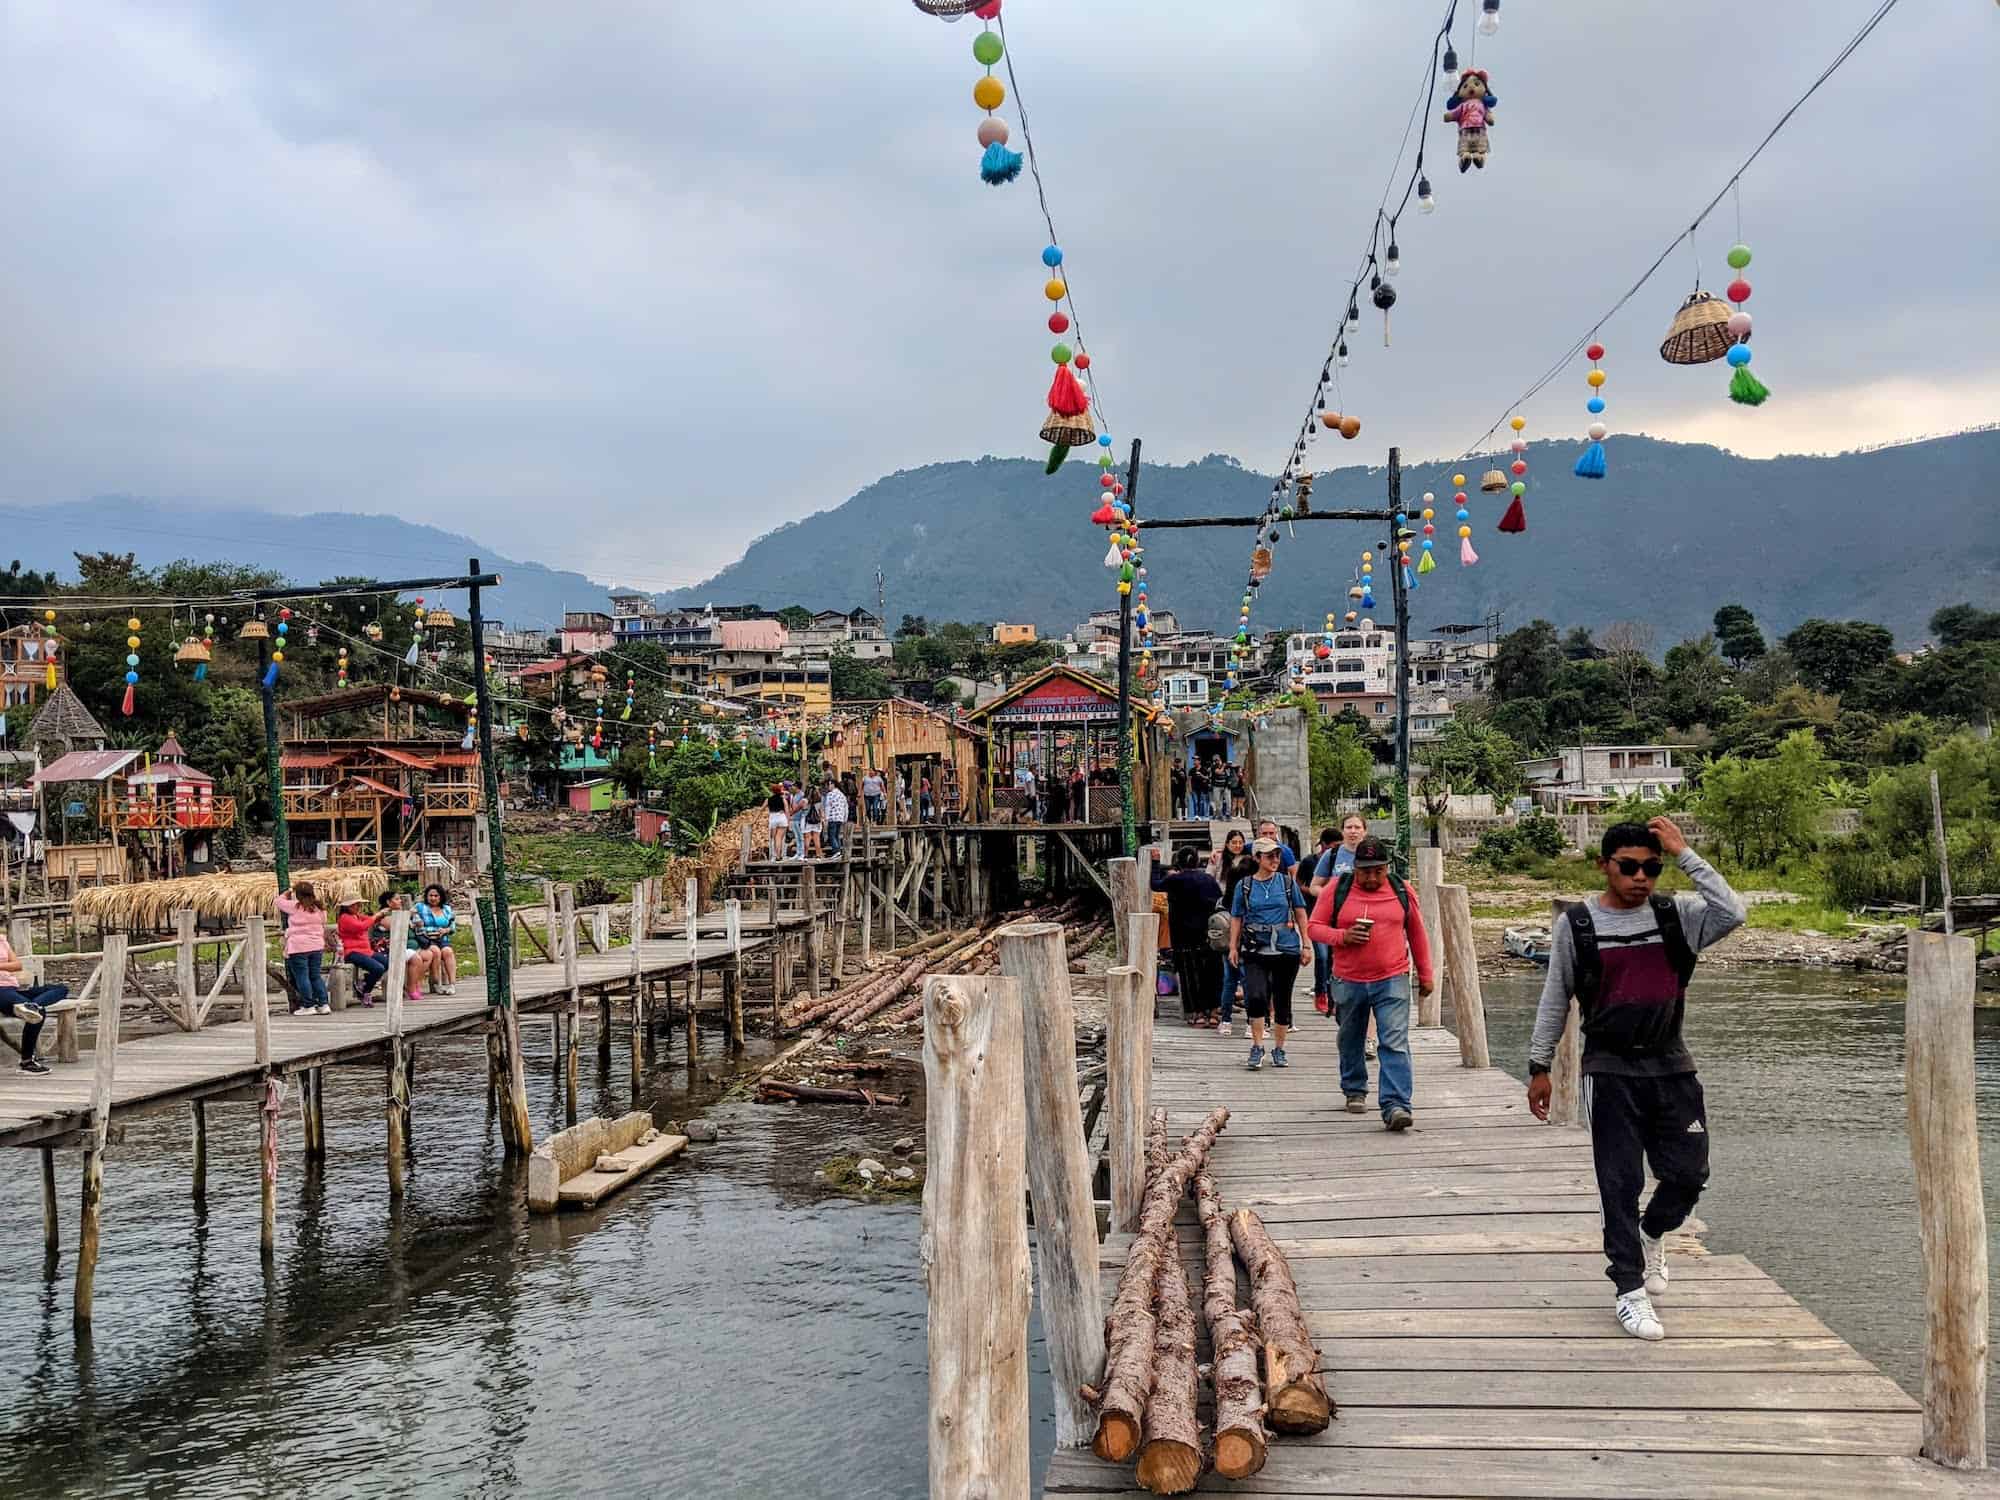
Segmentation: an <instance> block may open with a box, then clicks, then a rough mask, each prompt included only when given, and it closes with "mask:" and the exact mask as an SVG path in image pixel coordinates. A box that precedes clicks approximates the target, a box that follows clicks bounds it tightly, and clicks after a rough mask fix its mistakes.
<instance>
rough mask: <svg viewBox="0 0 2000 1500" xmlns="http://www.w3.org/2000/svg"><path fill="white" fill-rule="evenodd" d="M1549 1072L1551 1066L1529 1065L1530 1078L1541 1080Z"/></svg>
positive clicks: (1533, 1063)
mask: <svg viewBox="0 0 2000 1500" xmlns="http://www.w3.org/2000/svg"><path fill="white" fill-rule="evenodd" d="M1548 1070H1549V1065H1548V1064H1547V1063H1538V1062H1530V1063H1529V1064H1528V1076H1529V1077H1530V1078H1540V1077H1541V1076H1542V1075H1543V1074H1544V1073H1546V1072H1548Z"/></svg>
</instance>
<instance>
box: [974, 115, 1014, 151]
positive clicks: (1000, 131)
mask: <svg viewBox="0 0 2000 1500" xmlns="http://www.w3.org/2000/svg"><path fill="white" fill-rule="evenodd" d="M979 144H980V145H982V146H1004V145H1006V144H1007V122H1006V121H1005V120H1003V119H1001V118H1000V117H999V116H998V115H988V116H987V117H986V118H985V119H983V120H981V121H980V122H979Z"/></svg>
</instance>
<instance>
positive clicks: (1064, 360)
mask: <svg viewBox="0 0 2000 1500" xmlns="http://www.w3.org/2000/svg"><path fill="white" fill-rule="evenodd" d="M1071 352H1072V351H1071V350H1070V347H1069V345H1068V344H1065V343H1061V342H1058V343H1057V344H1056V346H1055V348H1053V349H1051V350H1049V358H1050V359H1052V360H1054V361H1055V362H1056V363H1057V364H1059V365H1066V364H1068V363H1069V362H1070V356H1071Z"/></svg>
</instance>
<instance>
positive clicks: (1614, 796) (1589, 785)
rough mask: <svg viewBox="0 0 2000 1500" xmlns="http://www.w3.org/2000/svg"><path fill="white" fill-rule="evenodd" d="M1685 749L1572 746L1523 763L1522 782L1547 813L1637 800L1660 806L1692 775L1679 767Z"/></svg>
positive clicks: (1647, 746)
mask: <svg viewBox="0 0 2000 1500" xmlns="http://www.w3.org/2000/svg"><path fill="white" fill-rule="evenodd" d="M1686 749H1687V746H1685V745H1571V746H1567V747H1565V748H1564V749H1561V750H1558V751H1556V752H1555V754H1553V755H1538V756H1536V757H1535V758H1534V759H1532V760H1524V761H1522V762H1521V763H1520V765H1521V776H1522V779H1523V780H1524V781H1526V782H1527V784H1528V792H1529V794H1530V795H1531V796H1532V797H1533V798H1534V799H1535V801H1536V802H1537V803H1538V804H1539V805H1541V806H1542V807H1545V808H1548V809H1550V810H1551V811H1554V812H1566V811H1569V810H1571V809H1572V808H1575V807H1585V808H1588V807H1593V806H1602V805H1603V804H1605V803H1609V802H1617V801H1621V800H1622V799H1624V798H1626V797H1630V796H1633V795H1635V794H1636V795H1637V796H1640V797H1643V798H1645V799H1646V800H1648V801H1655V800H1657V799H1659V798H1660V797H1663V796H1665V795H1666V794H1667V793H1668V792H1672V791H1676V790H1678V789H1679V788H1680V787H1681V786H1682V785H1684V784H1685V783H1686V781H1687V771H1686V770H1685V768H1683V767H1682V766H1680V765H1678V764H1676V762H1675V759H1674V757H1675V755H1676V753H1677V752H1680V751H1684V750H1686Z"/></svg>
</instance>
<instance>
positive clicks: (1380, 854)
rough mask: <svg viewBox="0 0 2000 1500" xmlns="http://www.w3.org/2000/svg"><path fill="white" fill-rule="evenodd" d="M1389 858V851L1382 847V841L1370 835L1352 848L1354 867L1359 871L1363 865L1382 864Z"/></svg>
mask: <svg viewBox="0 0 2000 1500" xmlns="http://www.w3.org/2000/svg"><path fill="white" fill-rule="evenodd" d="M1388 858H1389V851H1388V850H1387V849H1385V848H1383V847H1382V841H1381V840H1380V839H1378V838H1375V837H1373V836H1372V835H1371V836H1370V837H1368V838H1365V839H1363V840H1362V841H1361V842H1360V843H1358V844H1356V845H1355V846H1354V865H1355V868H1356V869H1359V868H1360V867H1361V866H1362V865H1363V864H1364V863H1366V864H1371V865H1379V864H1382V863H1383V862H1384V861H1386V860H1387V859H1388Z"/></svg>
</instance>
